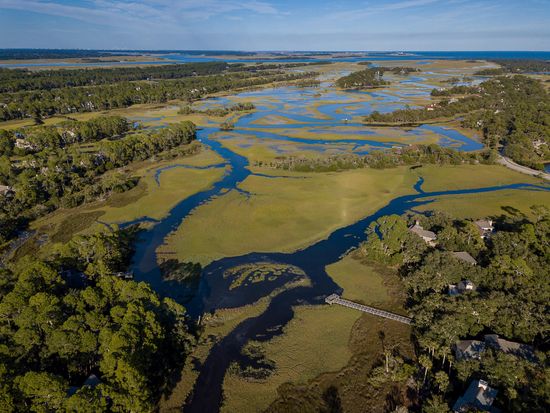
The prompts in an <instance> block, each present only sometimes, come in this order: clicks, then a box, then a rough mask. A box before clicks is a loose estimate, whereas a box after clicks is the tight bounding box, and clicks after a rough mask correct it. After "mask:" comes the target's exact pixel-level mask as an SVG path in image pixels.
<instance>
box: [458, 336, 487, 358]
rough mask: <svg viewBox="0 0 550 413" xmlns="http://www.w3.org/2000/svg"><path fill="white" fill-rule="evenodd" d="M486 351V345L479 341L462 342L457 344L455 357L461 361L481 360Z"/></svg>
mask: <svg viewBox="0 0 550 413" xmlns="http://www.w3.org/2000/svg"><path fill="white" fill-rule="evenodd" d="M484 351H485V343H484V342H483V341H479V340H461V341H457V342H456V344H455V357H456V358H457V359H459V360H465V359H479V358H481V353H483V352H484Z"/></svg>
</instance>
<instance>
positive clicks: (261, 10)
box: [0, 0, 280, 29]
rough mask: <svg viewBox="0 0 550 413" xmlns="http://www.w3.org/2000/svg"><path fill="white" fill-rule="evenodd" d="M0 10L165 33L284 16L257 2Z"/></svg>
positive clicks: (35, 3)
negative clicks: (238, 17) (240, 18)
mask: <svg viewBox="0 0 550 413" xmlns="http://www.w3.org/2000/svg"><path fill="white" fill-rule="evenodd" d="M0 9H12V10H22V11H33V12H37V13H42V14H48V15H53V16H61V17H67V18H71V19H77V20H81V21H85V22H88V23H93V24H99V25H110V26H120V25H132V26H137V27H139V26H143V25H144V26H145V27H151V26H159V25H162V27H163V28H165V29H169V28H170V26H172V29H176V28H177V27H180V26H181V24H182V22H191V21H193V20H197V19H209V18H210V17H213V16H217V15H224V14H230V13H235V12H249V13H253V14H263V15H277V14H279V13H280V12H279V11H278V10H277V9H276V8H275V7H274V6H273V5H271V4H270V3H267V2H265V1H257V0H249V1H233V0H180V1H178V0H148V1H146V2H139V1H136V0H123V1H115V0H92V1H91V2H89V3H87V4H86V3H83V4H81V5H78V6H77V5H67V4H63V3H61V2H59V1H55V0H0ZM166 25H168V26H166Z"/></svg>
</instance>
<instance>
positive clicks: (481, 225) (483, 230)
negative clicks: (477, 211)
mask: <svg viewBox="0 0 550 413" xmlns="http://www.w3.org/2000/svg"><path fill="white" fill-rule="evenodd" d="M474 224H475V225H476V227H477V228H478V230H479V233H480V235H481V238H487V237H489V236H491V233H492V232H493V231H494V230H495V227H493V221H492V220H490V219H478V220H477V221H474Z"/></svg>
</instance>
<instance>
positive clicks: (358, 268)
mask: <svg viewBox="0 0 550 413" xmlns="http://www.w3.org/2000/svg"><path fill="white" fill-rule="evenodd" d="M326 270H327V273H328V275H330V277H331V278H332V279H333V280H334V281H335V282H336V283H337V284H338V285H339V286H340V287H342V288H343V289H344V292H343V294H342V297H344V298H346V299H348V300H352V301H356V302H360V303H363V304H365V305H373V306H376V305H381V304H384V303H385V302H387V301H388V300H389V299H390V297H389V294H388V291H387V287H386V286H385V285H384V278H383V276H382V275H381V274H380V273H379V272H377V271H376V270H375V269H374V268H372V267H368V266H366V265H365V264H363V263H361V262H360V261H358V260H356V259H354V258H352V257H351V256H349V255H348V256H346V257H344V258H343V259H342V260H340V261H338V262H336V263H334V264H331V265H329V266H328V267H327V268H326Z"/></svg>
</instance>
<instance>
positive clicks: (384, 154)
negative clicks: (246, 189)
mask: <svg viewBox="0 0 550 413" xmlns="http://www.w3.org/2000/svg"><path fill="white" fill-rule="evenodd" d="M494 161H495V153H494V152H492V151H484V152H475V153H470V152H460V151H457V150H455V149H451V148H443V147H441V146H439V145H435V144H433V145H414V146H410V147H405V148H396V149H392V150H389V151H372V152H370V153H369V154H367V155H353V154H346V155H333V156H328V157H323V158H316V159H311V158H302V157H278V158H276V159H275V160H273V161H271V162H263V161H262V162H256V164H255V165H256V166H260V167H262V166H263V167H270V168H276V169H285V170H290V171H300V172H331V171H342V170H347V169H358V168H376V169H384V168H395V167H397V166H403V165H419V164H435V165H460V164H463V163H472V164H474V163H493V162H494Z"/></svg>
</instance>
